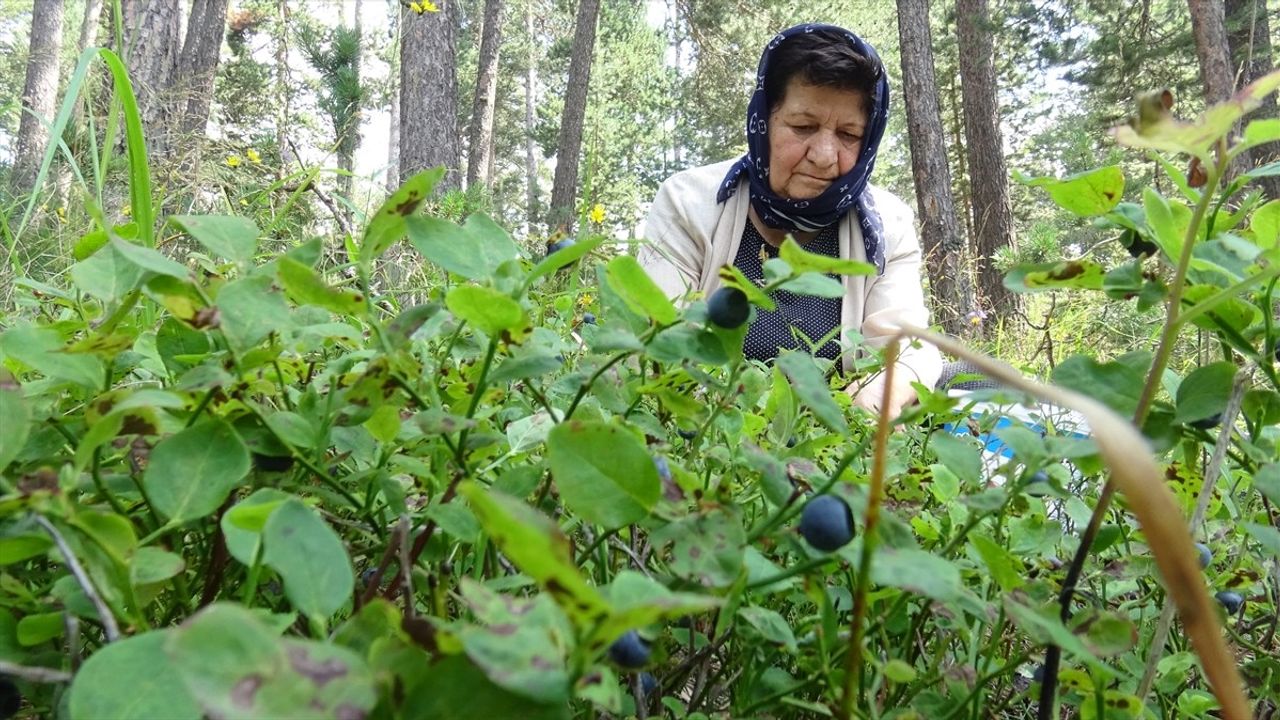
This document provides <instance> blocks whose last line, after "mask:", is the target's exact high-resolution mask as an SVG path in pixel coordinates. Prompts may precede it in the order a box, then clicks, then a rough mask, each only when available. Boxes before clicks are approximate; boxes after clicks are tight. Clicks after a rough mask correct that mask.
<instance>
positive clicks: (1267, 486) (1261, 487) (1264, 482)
mask: <svg viewBox="0 0 1280 720" xmlns="http://www.w3.org/2000/svg"><path fill="white" fill-rule="evenodd" d="M1253 486H1254V487H1256V488H1258V492H1260V493H1262V494H1263V495H1266V496H1267V498H1269V499H1270V500H1271V502H1273V503H1276V504H1280V464H1277V463H1268V464H1266V465H1263V466H1262V467H1260V468H1258V472H1257V473H1255V474H1254V476H1253Z"/></svg>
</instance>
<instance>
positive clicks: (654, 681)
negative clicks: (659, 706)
mask: <svg viewBox="0 0 1280 720" xmlns="http://www.w3.org/2000/svg"><path fill="white" fill-rule="evenodd" d="M657 689H658V678H656V677H654V676H653V673H648V672H642V673H640V692H642V693H644V694H645V695H646V696H647V695H649V694H651V693H652V692H653V691H655V690H657Z"/></svg>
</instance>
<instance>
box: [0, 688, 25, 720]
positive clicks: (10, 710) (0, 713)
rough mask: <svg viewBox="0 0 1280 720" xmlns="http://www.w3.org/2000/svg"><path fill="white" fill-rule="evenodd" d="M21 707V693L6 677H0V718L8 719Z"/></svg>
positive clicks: (1, 719)
mask: <svg viewBox="0 0 1280 720" xmlns="http://www.w3.org/2000/svg"><path fill="white" fill-rule="evenodd" d="M20 709H22V693H20V692H18V686H17V685H14V684H13V681H12V680H10V679H9V678H7V677H0V720H8V718H11V717H13V716H14V715H17V714H18V710H20Z"/></svg>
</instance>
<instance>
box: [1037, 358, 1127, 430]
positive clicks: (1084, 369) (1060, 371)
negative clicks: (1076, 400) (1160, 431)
mask: <svg viewBox="0 0 1280 720" xmlns="http://www.w3.org/2000/svg"><path fill="white" fill-rule="evenodd" d="M1126 358H1127V359H1128V360H1129V361H1121V360H1124V359H1126ZM1143 358H1145V367H1150V363H1151V361H1150V356H1149V355H1148V354H1146V353H1142V357H1141V358H1140V357H1137V356H1136V355H1135V354H1134V353H1129V354H1128V355H1126V356H1125V358H1122V359H1121V360H1116V361H1112V362H1108V363H1099V362H1098V361H1096V360H1094V359H1093V358H1090V357H1086V356H1084V355H1072V356H1071V357H1069V358H1067V359H1066V360H1064V361H1062V362H1061V363H1059V364H1058V366H1057V367H1056V368H1054V369H1053V373H1052V374H1051V378H1052V380H1053V382H1054V384H1056V385H1061V386H1062V387H1065V388H1067V389H1069V390H1075V391H1076V392H1080V393H1083V394H1085V395H1089V396H1091V397H1093V398H1094V399H1095V400H1098V401H1099V402H1101V403H1103V404H1104V405H1106V406H1107V407H1109V408H1111V409H1112V410H1115V411H1116V412H1117V413H1119V414H1120V415H1126V416H1131V415H1133V411H1134V410H1136V409H1137V407H1138V397H1139V395H1141V394H1142V386H1143V383H1144V382H1145V381H1146V375H1145V369H1139V368H1143Z"/></svg>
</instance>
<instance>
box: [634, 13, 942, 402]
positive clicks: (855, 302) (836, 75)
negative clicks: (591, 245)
mask: <svg viewBox="0 0 1280 720" xmlns="http://www.w3.org/2000/svg"><path fill="white" fill-rule="evenodd" d="M888 107H889V83H888V79H887V78H886V76H885V70H884V66H883V65H882V64H881V62H880V58H879V57H878V56H877V55H876V52H875V50H874V49H873V48H872V47H871V46H870V45H868V44H866V43H865V42H863V41H862V40H861V39H859V38H858V37H857V36H856V35H854V34H853V33H851V32H849V31H847V30H844V29H841V28H838V27H834V26H831V25H800V26H797V27H793V28H790V29H788V30H785V31H783V32H781V33H779V34H778V35H776V36H775V37H774V38H773V39H772V40H770V41H769V44H768V46H767V47H766V48H765V50H764V54H763V56H762V57H761V58H760V68H759V71H758V73H757V75H756V87H755V92H754V93H753V94H752V96H751V101H750V104H749V105H748V107H747V154H746V155H744V156H743V157H742V158H739V159H737V160H731V161H727V162H722V163H718V164H715V165H707V166H705V167H699V168H693V169H691V170H685V171H683V172H681V173H678V174H677V175H675V176H673V177H671V178H670V179H668V180H667V181H666V182H664V183H663V184H662V187H661V188H660V189H659V190H658V196H657V198H656V199H655V200H654V203H653V207H652V209H651V210H650V212H649V216H648V219H647V220H646V221H645V236H646V238H647V239H648V240H649V242H648V243H647V244H646V245H645V246H644V247H643V248H642V249H641V251H640V254H639V259H640V262H641V264H642V265H644V267H645V268H646V270H648V272H649V274H650V275H651V276H652V277H653V279H654V280H655V281H656V282H657V283H658V285H659V286H661V287H662V288H663V290H665V291H666V292H667V293H668V294H669V295H670V296H672V297H677V296H683V295H684V294H685V293H686V292H688V291H690V290H697V291H701V292H703V293H707V294H708V295H709V294H710V293H712V292H714V291H715V290H716V288H718V287H719V284H720V283H719V276H718V274H717V270H718V269H719V268H720V267H721V266H722V265H726V264H729V263H732V264H733V265H735V266H737V267H738V268H739V269H740V270H742V272H743V273H744V274H745V275H746V276H747V277H748V278H749V279H751V280H753V281H755V282H762V280H763V271H762V265H763V263H764V261H765V260H767V259H769V258H772V257H777V254H778V248H779V247H780V246H781V245H782V242H783V240H784V239H785V238H786V237H787V236H788V235H791V236H793V237H794V238H795V239H796V241H797V242H799V243H800V244H801V245H802V246H803V247H804V248H805V249H806V250H808V251H809V252H813V253H818V254H823V255H828V256H831V257H839V258H853V259H855V260H861V261H864V262H869V263H872V264H874V265H875V267H876V274H875V275H874V276H856V277H846V278H844V279H843V282H844V286H845V294H844V296H843V297H839V298H818V297H806V296H801V295H795V294H792V293H789V292H786V291H778V292H776V293H775V294H774V296H773V298H774V300H775V301H776V303H777V309H776V310H774V311H765V310H763V309H759V308H758V309H757V314H756V319H755V320H754V321H753V322H752V324H751V326H750V328H749V330H748V332H747V337H746V341H745V346H744V351H745V352H746V355H747V357H749V358H753V359H759V360H769V359H771V358H774V357H776V356H777V355H778V353H779V352H780V351H783V350H789V349H794V348H797V347H809V346H810V345H812V344H813V343H815V342H817V341H820V340H821V339H823V338H834V339H831V340H830V341H828V342H826V343H825V344H823V345H822V346H821V347H820V348H818V349H817V351H816V354H817V355H819V356H821V357H826V358H832V359H834V358H836V357H839V356H841V353H842V342H845V341H846V340H847V338H848V336H849V335H850V333H852V332H854V331H856V332H857V333H861V335H862V336H863V337H864V338H865V339H866V341H867V342H868V343H869V344H870V345H872V346H882V345H884V344H885V343H886V342H887V341H888V338H889V337H890V336H891V335H892V334H893V333H894V331H895V329H896V328H897V327H898V325H899V323H903V322H907V323H911V324H915V325H920V326H926V325H928V322H929V313H928V310H927V309H926V308H925V305H924V292H923V290H922V288H921V285H920V244H919V242H918V241H917V240H916V234H915V228H914V224H913V221H914V217H913V214H912V212H911V210H910V209H909V208H908V207H907V206H906V205H905V204H904V203H903V202H902V201H901V200H899V199H898V198H897V197H895V196H894V195H892V194H891V193H889V192H887V191H885V190H883V189H881V188H878V187H874V186H872V185H869V184H868V179H869V178H870V176H871V170H872V168H873V167H874V165H875V160H876V149H877V147H878V146H879V144H880V138H881V136H882V135H883V134H884V128H885V124H886V121H887V117H888ZM837 328H838V332H833V331H836V330H837ZM799 335H803V336H804V337H805V338H807V340H808V342H807V343H804V344H801V343H800V342H798V340H797V336H799ZM851 360H852V358H851V357H850V354H848V353H845V354H844V363H845V368H846V369H847V368H848V367H849V365H850V361H851ZM941 366H942V360H941V356H940V355H939V354H938V352H937V351H936V350H935V349H934V348H932V347H914V348H912V347H906V348H904V350H903V352H902V353H901V355H900V356H899V365H898V371H897V372H895V373H894V374H895V382H894V387H892V388H889V390H890V393H889V404H890V410H891V411H892V412H894V413H895V414H896V413H897V412H898V411H899V410H901V408H902V407H903V406H904V405H906V404H907V403H909V402H911V401H913V400H914V399H915V391H914V390H913V389H912V388H911V382H912V381H918V382H921V383H923V384H925V385H926V386H929V387H932V386H933V384H934V382H935V381H936V380H937V378H938V374H939V372H940V370H941ZM847 392H848V393H849V394H850V395H851V396H853V399H854V402H855V404H857V405H859V406H861V407H864V408H867V409H869V410H876V409H878V407H879V404H880V401H881V399H882V398H883V397H884V393H885V387H884V376H883V374H878V375H876V376H875V377H873V378H870V379H864V380H863V381H862V382H860V383H853V384H851V385H850V386H849V387H848V389H847Z"/></svg>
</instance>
